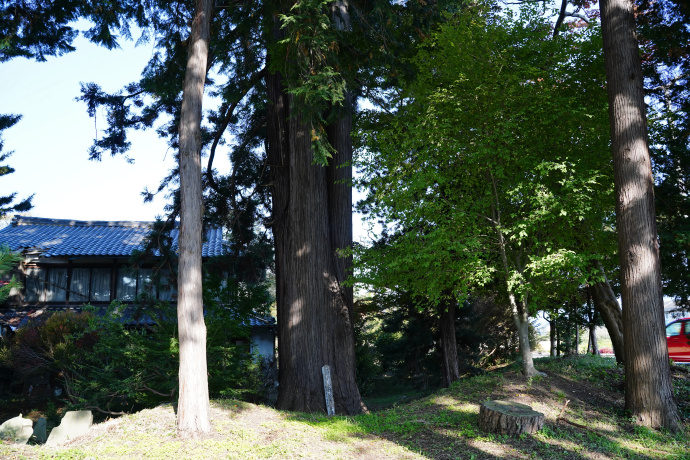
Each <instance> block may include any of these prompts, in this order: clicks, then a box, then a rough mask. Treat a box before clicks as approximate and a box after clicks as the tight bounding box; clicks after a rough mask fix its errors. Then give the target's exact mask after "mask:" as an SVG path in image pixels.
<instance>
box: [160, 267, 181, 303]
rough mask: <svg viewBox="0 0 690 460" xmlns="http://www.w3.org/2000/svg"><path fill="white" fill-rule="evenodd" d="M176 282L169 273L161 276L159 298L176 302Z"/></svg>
mask: <svg viewBox="0 0 690 460" xmlns="http://www.w3.org/2000/svg"><path fill="white" fill-rule="evenodd" d="M176 282H177V280H176V279H175V278H173V277H172V276H170V275H169V274H168V273H162V274H161V275H160V286H159V287H158V298H159V299H160V300H165V301H168V302H172V301H173V300H175V295H176V289H175V287H176V284H175V283H176Z"/></svg>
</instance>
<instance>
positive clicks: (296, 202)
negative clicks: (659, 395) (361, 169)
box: [266, 29, 366, 414]
mask: <svg viewBox="0 0 690 460" xmlns="http://www.w3.org/2000/svg"><path fill="white" fill-rule="evenodd" d="M274 35H275V36H279V35H280V32H279V31H278V30H277V29H276V30H274ZM281 80H282V78H281V76H280V75H279V74H271V75H268V76H267V78H266V84H267V90H268V99H269V107H268V111H269V114H268V130H269V132H268V136H267V141H266V151H267V154H268V159H269V164H270V165H271V177H272V184H271V185H272V192H273V193H272V196H273V216H272V223H271V225H272V230H273V237H274V241H275V261H276V301H277V306H278V347H279V348H278V354H279V357H280V367H279V395H278V401H277V403H276V405H277V407H279V408H281V409H286V410H298V411H304V412H315V411H318V412H325V411H326V404H325V399H324V389H323V382H322V374H321V368H322V366H323V365H326V364H328V365H329V366H330V369H331V379H332V384H333V397H334V402H335V410H336V413H338V414H357V413H361V412H362V411H365V410H366V407H365V406H364V404H363V403H362V399H361V396H360V394H359V389H358V388H357V383H356V381H355V354H354V334H353V324H352V317H353V313H352V308H353V301H352V290H351V289H349V288H347V287H345V286H343V283H344V281H345V279H346V277H347V275H348V270H349V267H350V265H351V259H349V258H342V257H340V251H341V250H342V249H344V248H346V247H347V246H349V245H350V244H351V243H352V191H351V185H350V182H349V178H351V177H352V169H351V166H342V167H341V165H344V164H348V165H349V162H350V161H351V158H352V141H351V138H350V130H351V115H350V114H349V111H350V110H351V106H350V105H349V104H348V103H346V104H345V106H344V107H343V108H342V109H341V110H342V112H341V113H340V116H339V117H338V120H337V121H336V122H335V123H334V124H333V125H331V126H330V127H329V128H328V136H329V141H330V142H331V145H332V146H333V147H334V149H335V150H336V152H337V153H336V154H335V155H334V158H332V159H331V161H330V162H329V165H328V166H327V167H322V166H319V165H315V164H313V158H314V157H313V153H312V148H311V126H309V124H308V123H307V121H306V120H303V119H302V116H301V115H300V113H299V111H297V110H291V109H292V107H293V101H292V97H291V96H288V95H287V94H286V91H285V88H284V87H283V84H282V81H281ZM348 102H349V101H348ZM340 181H347V182H340Z"/></svg>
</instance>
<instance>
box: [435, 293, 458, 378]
mask: <svg viewBox="0 0 690 460" xmlns="http://www.w3.org/2000/svg"><path fill="white" fill-rule="evenodd" d="M456 308H457V301H456V300H455V299H450V300H447V301H445V302H441V304H440V305H439V329H440V331H441V355H442V359H443V363H442V364H443V366H442V369H443V386H444V387H446V388H447V387H449V386H450V384H451V383H453V382H455V381H458V380H460V370H459V369H458V339H457V336H456V335H455V311H456Z"/></svg>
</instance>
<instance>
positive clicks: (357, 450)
mask: <svg viewBox="0 0 690 460" xmlns="http://www.w3.org/2000/svg"><path fill="white" fill-rule="evenodd" d="M536 365H537V367H538V368H539V369H540V370H542V371H544V372H546V373H547V377H540V378H535V379H532V380H531V381H527V380H526V379H524V378H522V377H521V376H520V375H519V373H518V371H519V368H518V367H517V365H512V366H506V367H503V368H500V369H496V370H493V371H490V372H487V373H486V374H484V375H480V376H477V377H471V378H467V379H464V380H462V381H461V382H458V383H456V384H454V385H453V386H452V387H451V388H449V389H445V390H440V391H436V392H434V393H432V394H430V395H427V396H424V397H421V398H420V399H415V400H412V401H410V398H411V397H412V396H409V395H404V397H402V395H400V394H397V395H390V398H389V399H388V400H386V399H385V398H384V397H383V395H382V396H379V398H380V399H381V401H380V402H379V407H383V406H385V405H387V406H388V407H389V408H387V409H382V410H377V411H371V413H369V414H364V415H359V416H356V417H326V416H323V415H320V414H304V413H291V412H283V411H277V410H274V409H272V408H268V407H264V406H257V405H253V404H248V403H242V402H237V401H230V400H222V401H214V402H213V409H212V423H213V429H214V432H213V434H212V435H210V436H208V437H207V438H205V439H199V440H192V441H186V442H182V441H180V440H178V439H177V438H176V437H175V414H174V411H173V408H172V407H171V406H169V405H168V406H160V407H157V408H155V409H149V410H144V411H141V412H138V413H135V414H131V415H127V416H123V417H120V418H117V419H112V420H108V421H105V422H103V423H99V424H97V425H94V427H93V429H92V432H91V433H90V434H89V435H87V436H85V437H82V438H77V439H74V440H73V441H71V442H70V444H69V445H66V446H64V447H62V448H60V449H50V448H47V447H45V446H38V445H27V446H12V445H6V444H5V445H0V458H3V459H5V458H6V459H13V458H17V459H20V458H26V459H44V458H45V459H48V458H59V459H69V458H75V459H86V458H121V459H125V458H127V459H129V458H146V459H149V458H150V459H168V458H178V459H188V458H189V459H191V458H198V459H207V458H213V459H215V458H226V459H319V460H322V459H323V460H325V459H350V458H357V459H455V458H458V459H497V458H543V459H585V458H592V459H609V458H639V459H657V458H668V459H681V458H685V459H690V437H689V436H688V434H687V433H688V428H690V405H689V401H690V374H688V373H686V372H682V371H677V372H676V373H675V375H674V385H675V390H676V397H677V399H678V402H679V404H680V408H681V413H682V416H683V417H684V421H685V433H681V434H676V435H671V434H669V433H665V432H659V431H655V430H649V429H646V428H641V427H638V426H635V425H634V424H632V423H631V421H630V420H629V419H628V418H627V417H626V416H625V414H624V412H623V394H622V392H621V391H622V387H623V373H622V371H621V370H620V369H619V368H618V367H616V365H615V362H614V360H613V359H610V358H601V357H595V356H581V357H579V358H568V359H550V358H543V359H539V360H537V361H536ZM417 396H418V395H417ZM396 398H397V399H396ZM487 399H500V400H512V401H516V402H520V403H523V404H528V405H530V406H532V408H533V409H535V410H537V411H539V412H542V413H544V414H545V416H546V424H545V426H544V428H543V429H542V430H541V431H540V432H539V433H536V434H534V435H522V436H519V437H508V436H502V435H494V434H489V433H484V432H481V431H480V430H479V428H478V424H477V420H478V413H479V406H480V404H481V403H482V402H483V401H485V400H487ZM391 401H392V402H391ZM566 401H568V404H567V405H566ZM374 406H375V404H372V407H374ZM564 407H565V409H564ZM561 412H562V413H563V415H562V419H561V420H558V416H559V414H560V413H561Z"/></svg>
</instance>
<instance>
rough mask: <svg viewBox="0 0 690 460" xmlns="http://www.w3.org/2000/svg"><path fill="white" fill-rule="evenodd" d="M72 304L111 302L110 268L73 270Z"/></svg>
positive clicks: (71, 284)
mask: <svg viewBox="0 0 690 460" xmlns="http://www.w3.org/2000/svg"><path fill="white" fill-rule="evenodd" d="M69 300H70V302H89V301H91V302H108V301H110V268H82V267H75V268H73V269H72V278H71V281H70V294H69Z"/></svg>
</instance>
